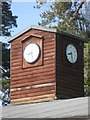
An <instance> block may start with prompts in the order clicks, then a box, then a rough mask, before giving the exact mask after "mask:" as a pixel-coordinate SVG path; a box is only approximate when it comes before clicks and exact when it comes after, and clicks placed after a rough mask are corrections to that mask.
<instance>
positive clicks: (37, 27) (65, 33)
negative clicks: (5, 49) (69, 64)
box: [8, 25, 88, 43]
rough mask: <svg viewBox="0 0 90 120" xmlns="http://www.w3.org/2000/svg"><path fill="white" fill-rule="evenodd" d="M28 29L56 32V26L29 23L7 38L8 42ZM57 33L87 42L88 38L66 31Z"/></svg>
mask: <svg viewBox="0 0 90 120" xmlns="http://www.w3.org/2000/svg"><path fill="white" fill-rule="evenodd" d="M30 29H36V30H42V31H47V32H53V33H57V29H56V28H47V27H41V26H39V25H31V26H29V27H28V28H26V29H24V30H22V31H21V32H19V33H18V34H16V35H14V36H13V37H11V38H10V39H8V42H9V43H10V42H12V41H13V40H15V39H16V38H17V37H19V36H20V35H22V34H24V33H25V32H27V31H28V30H30ZM59 34H62V35H66V36H67V37H73V38H76V39H78V40H81V41H83V42H88V40H86V39H84V38H81V37H78V36H76V35H73V34H71V33H67V32H64V31H61V32H59Z"/></svg>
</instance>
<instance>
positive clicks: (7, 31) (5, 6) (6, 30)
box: [1, 2, 17, 36]
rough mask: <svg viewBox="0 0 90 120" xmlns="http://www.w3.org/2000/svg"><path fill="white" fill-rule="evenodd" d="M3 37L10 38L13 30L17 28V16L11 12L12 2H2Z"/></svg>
mask: <svg viewBox="0 0 90 120" xmlns="http://www.w3.org/2000/svg"><path fill="white" fill-rule="evenodd" d="M1 6H2V12H1V15H2V25H1V26H2V35H3V36H10V35H11V28H12V27H13V26H14V27H17V24H16V19H17V16H13V14H12V11H11V3H10V2H2V3H1Z"/></svg>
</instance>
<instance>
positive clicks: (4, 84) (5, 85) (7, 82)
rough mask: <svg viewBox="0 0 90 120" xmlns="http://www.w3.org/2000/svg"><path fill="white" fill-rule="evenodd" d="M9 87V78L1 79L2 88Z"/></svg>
mask: <svg viewBox="0 0 90 120" xmlns="http://www.w3.org/2000/svg"><path fill="white" fill-rule="evenodd" d="M6 89H10V80H7V79H3V80H2V90H6Z"/></svg>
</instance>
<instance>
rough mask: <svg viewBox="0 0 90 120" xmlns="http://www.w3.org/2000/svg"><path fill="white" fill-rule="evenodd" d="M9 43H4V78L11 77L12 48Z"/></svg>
mask: <svg viewBox="0 0 90 120" xmlns="http://www.w3.org/2000/svg"><path fill="white" fill-rule="evenodd" d="M8 47H9V44H7V43H2V67H3V69H4V72H3V73H2V78H6V79H7V78H8V79H9V78H10V48H8Z"/></svg>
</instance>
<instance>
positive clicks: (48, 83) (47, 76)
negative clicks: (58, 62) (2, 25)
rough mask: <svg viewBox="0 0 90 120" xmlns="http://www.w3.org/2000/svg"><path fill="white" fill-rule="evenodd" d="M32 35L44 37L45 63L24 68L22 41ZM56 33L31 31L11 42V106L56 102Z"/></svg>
mask: <svg viewBox="0 0 90 120" xmlns="http://www.w3.org/2000/svg"><path fill="white" fill-rule="evenodd" d="M30 34H34V35H39V36H42V37H43V38H44V39H43V61H42V65H41V66H36V67H29V68H24V69H23V68H22V42H21V41H22V40H23V39H25V38H26V37H27V36H30ZM55 70H56V69H55V33H50V32H45V31H40V30H30V31H28V32H26V33H25V34H23V35H21V36H20V37H18V38H16V39H15V40H14V41H12V42H11V83H10V84H11V85H10V99H11V104H13V105H15V104H24V103H33V102H41V101H49V100H54V98H55V91H56V83H55V72H56V71H55Z"/></svg>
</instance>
